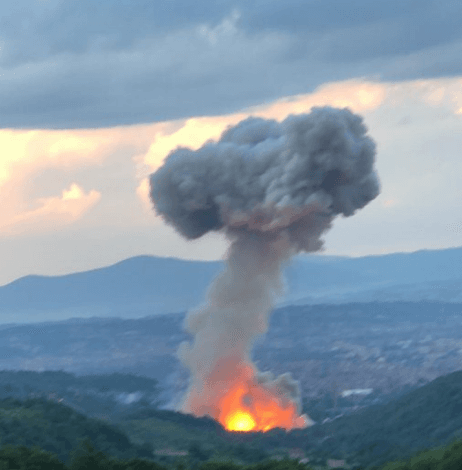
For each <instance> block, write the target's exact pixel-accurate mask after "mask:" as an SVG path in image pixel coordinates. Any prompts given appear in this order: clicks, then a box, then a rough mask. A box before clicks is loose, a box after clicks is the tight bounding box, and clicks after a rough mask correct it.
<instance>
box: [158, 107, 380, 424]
mask: <svg viewBox="0 0 462 470" xmlns="http://www.w3.org/2000/svg"><path fill="white" fill-rule="evenodd" d="M366 134H367V129H366V127H365V125H364V124H363V121H362V118H361V117H360V116H358V115H356V114H353V113H352V112H351V111H350V110H348V109H335V108H330V107H324V108H313V109H312V111H311V112H310V113H309V114H301V115H291V116H289V117H287V118H286V119H285V120H284V121H282V122H280V123H279V122H277V121H275V120H265V119H261V118H254V117H251V118H248V119H246V120H244V121H241V122H240V123H239V124H237V125H236V126H234V127H230V128H228V129H227V130H226V131H225V132H224V133H223V134H222V135H221V137H220V139H219V141H218V142H207V143H206V144H204V145H203V146H202V147H201V148H200V149H198V150H196V151H193V150H191V149H188V148H181V147H180V148H177V149H176V150H174V151H173V152H171V153H170V154H169V155H168V157H167V158H166V159H165V161H164V163H163V165H162V166H161V167H160V168H159V169H158V170H157V171H156V172H155V173H153V174H152V175H151V177H150V196H151V199H152V202H153V204H154V207H155V210H156V212H157V214H159V215H161V216H162V217H163V219H164V220H165V221H166V223H168V224H170V225H172V226H173V227H174V228H175V229H176V230H177V231H178V232H179V233H180V234H181V235H183V236H184V237H186V238H187V239H196V238H199V237H201V236H202V235H204V234H206V233H207V232H209V231H211V230H214V231H222V232H224V233H225V234H226V235H227V237H228V238H229V240H230V241H231V245H230V248H229V251H228V255H227V263H226V267H225V270H224V271H223V272H222V273H221V274H220V275H219V276H218V277H217V278H216V279H215V280H214V281H213V283H212V285H211V286H210V288H209V292H208V295H207V302H206V303H205V304H204V305H203V306H201V307H199V308H198V309H197V310H195V311H192V312H190V313H189V314H188V316H187V318H186V324H185V327H186V329H187V331H188V332H189V333H191V334H192V335H193V341H192V342H191V343H184V344H183V345H182V346H181V348H180V351H179V357H180V359H181V360H182V362H183V363H184V364H185V365H186V366H187V367H188V368H189V370H190V372H191V381H190V386H189V390H188V392H187V394H186V396H185V399H184V402H183V404H182V406H181V410H182V411H184V412H187V413H193V414H195V415H197V416H203V415H206V414H208V415H210V416H211V417H212V418H214V419H217V420H218V421H220V422H222V423H226V421H227V419H228V418H226V416H224V413H227V412H228V411H226V410H225V409H226V407H230V406H231V407H233V406H234V407H236V406H239V407H246V409H249V410H251V411H252V414H253V415H258V416H260V415H261V416H263V415H265V416H268V418H260V417H257V418H256V419H257V422H256V424H255V426H254V427H253V429H255V430H267V429H270V428H271V427H274V426H275V425H278V426H279V427H284V428H286V429H292V428H295V427H304V426H306V425H308V424H310V420H309V418H308V417H303V416H302V417H300V416H298V413H299V410H300V392H299V388H298V384H297V382H295V381H294V380H293V379H292V378H291V377H290V375H289V374H283V375H282V376H280V377H277V378H274V377H273V376H272V375H271V374H270V373H260V372H259V371H258V370H257V368H256V366H255V365H254V364H253V363H252V361H251V359H250V353H251V348H252V345H253V342H254V340H255V338H256V337H257V336H258V335H261V334H264V333H265V332H266V331H267V326H268V316H269V313H270V312H271V309H272V307H273V305H274V301H275V299H276V297H277V295H280V294H281V293H282V280H281V272H282V267H283V266H284V264H285V263H286V262H288V260H290V258H291V257H292V256H293V255H294V254H296V253H298V252H314V251H317V250H320V249H321V247H322V241H321V236H322V235H323V233H324V232H325V231H326V230H328V229H329V228H330V226H331V223H332V221H333V219H334V218H335V216H337V215H340V214H342V215H343V216H351V215H353V214H354V213H355V211H356V210H357V209H360V208H362V207H364V206H365V205H366V204H367V203H368V202H369V201H371V200H372V199H374V198H375V197H376V196H377V195H378V193H379V181H378V177H377V175H376V172H375V170H374V158H375V144H374V142H373V140H372V139H371V138H370V137H368V136H367V135H366ZM243 384H244V385H243ZM230 390H234V392H235V393H234V392H233V397H232V398H229V397H228V395H229V391H230ZM263 402H264V403H263ZM276 402H277V405H278V406H279V408H280V410H286V411H287V410H294V409H295V413H286V414H284V413H282V411H281V412H280V413H279V418H278V422H277V423H276V424H275V422H273V421H272V419H273V418H271V417H270V414H271V413H270V412H269V411H267V410H269V408H268V406H270V405H271V404H274V403H276ZM265 407H266V408H265ZM265 410H266V411H265ZM258 420H260V421H258Z"/></svg>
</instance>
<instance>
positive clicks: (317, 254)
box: [0, 245, 462, 288]
mask: <svg viewBox="0 0 462 470" xmlns="http://www.w3.org/2000/svg"><path fill="white" fill-rule="evenodd" d="M457 249H461V250H462V245H459V246H450V247H446V248H421V249H418V250H414V251H395V252H392V253H379V254H371V255H362V256H361V255H359V256H348V255H330V254H326V253H323V252H313V253H298V254H297V255H295V256H294V257H293V258H291V260H290V262H289V264H288V265H289V266H290V265H291V264H293V263H294V262H295V261H296V260H297V259H300V258H312V257H316V258H335V259H361V258H385V257H387V256H394V255H412V254H415V253H421V252H428V251H449V250H457ZM136 258H157V259H166V260H174V261H182V262H185V263H188V262H190V263H224V262H225V261H226V260H225V259H216V260H198V259H186V258H178V257H175V256H157V255H151V254H144V255H143V254H141V255H134V256H130V257H128V258H123V259H121V260H119V261H116V262H115V263H111V264H105V265H102V266H98V267H95V268H91V269H87V270H83V271H72V272H68V273H60V274H40V273H30V274H26V275H24V276H21V277H18V278H16V279H13V280H12V281H10V282H8V283H6V284H1V285H0V288H2V287H6V286H8V285H10V284H13V283H15V282H17V281H20V280H21V279H24V278H28V277H47V278H54V277H65V276H72V275H73V274H82V273H87V272H93V271H101V270H104V269H106V268H111V267H113V266H117V265H119V264H123V263H125V262H126V261H130V260H132V259H136Z"/></svg>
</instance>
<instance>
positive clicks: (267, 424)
mask: <svg viewBox="0 0 462 470" xmlns="http://www.w3.org/2000/svg"><path fill="white" fill-rule="evenodd" d="M219 410H220V411H219V416H218V421H219V422H220V423H221V424H222V425H223V426H224V428H225V429H226V430H228V431H240V432H249V431H263V432H266V431H269V430H270V429H273V428H283V429H286V430H290V429H294V428H304V427H305V426H306V425H307V422H306V420H305V418H304V417H303V416H299V414H298V412H297V408H296V406H295V404H294V403H293V402H291V401H287V402H286V403H281V402H280V400H279V399H278V398H276V397H275V396H273V395H272V394H271V393H270V391H269V390H266V389H265V388H263V387H261V386H259V385H257V384H254V385H249V384H247V383H237V384H234V386H233V387H231V388H230V389H229V390H228V391H227V393H226V394H225V395H224V396H223V397H222V398H221V400H220V403H219Z"/></svg>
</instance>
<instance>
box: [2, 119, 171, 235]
mask: <svg viewBox="0 0 462 470" xmlns="http://www.w3.org/2000/svg"><path fill="white" fill-rule="evenodd" d="M170 127H171V125H170V124H157V125H150V126H136V129H134V128H132V127H126V128H123V129H121V128H115V129H96V130H92V129H90V130H75V131H70V130H66V131H52V130H51V131H50V130H31V131H20V130H11V129H3V130H0V147H1V148H2V158H1V160H0V194H2V199H1V201H0V235H2V236H12V235H17V234H19V233H25V232H30V231H31V232H37V231H43V230H45V231H46V230H59V229H61V228H62V227H63V226H66V225H68V224H71V223H75V222H76V221H77V220H79V219H81V218H82V217H83V215H84V214H86V213H87V212H88V211H89V210H90V209H91V208H94V207H95V206H97V205H99V204H98V203H99V202H100V199H101V195H102V194H103V193H106V194H107V195H108V196H109V198H111V196H113V194H114V191H116V192H117V191H118V192H120V193H121V194H120V197H121V198H122V200H130V191H131V187H132V186H133V188H134V187H136V174H137V173H136V168H137V166H136V165H137V163H136V162H137V158H138V159H139V158H140V157H139V156H140V155H144V154H145V153H146V151H147V149H148V147H149V143H150V141H151V140H152V138H153V136H155V135H156V133H158V132H163V131H165V130H166V129H167V130H168V129H169V128H170ZM127 167H128V170H125V168H127ZM130 170H131V171H132V172H133V183H131V186H130V185H129V188H128V191H129V193H128V195H127V193H126V192H125V191H124V190H123V189H124V187H123V183H122V182H121V181H123V180H124V179H126V175H127V171H130ZM121 173H122V174H121ZM116 178H118V179H119V182H118V184H117V183H116V188H113V187H114V183H115V179H116ZM76 181H79V183H76ZM80 181H81V183H80ZM85 188H86V189H85ZM112 188H113V189H112ZM57 194H61V195H60V196H58V195H57ZM133 195H134V191H133ZM102 203H103V206H104V205H105V204H106V202H105V200H104V198H103V200H102ZM135 203H136V200H135ZM105 210H106V212H107V207H106V208H105ZM131 213H133V211H132V212H131ZM140 217H142V215H140ZM104 220H105V221H106V223H107V222H108V217H107V214H106V217H104V215H103V221H104Z"/></svg>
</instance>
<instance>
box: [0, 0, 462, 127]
mask: <svg viewBox="0 0 462 470" xmlns="http://www.w3.org/2000/svg"><path fill="white" fill-rule="evenodd" d="M233 12H238V14H237V15H235V16H233ZM461 23H462V4H461V3H460V2H457V1H455V0H446V1H442V2H436V0H422V1H420V2H418V3H417V2H411V3H409V2H400V1H398V0H390V1H384V0H377V1H375V2H370V1H366V0H352V1H350V2H347V3H345V2H338V1H336V0H326V1H321V0H312V1H309V2H307V1H303V0H288V1H287V2H274V1H270V0H266V1H257V0H255V1H246V2H243V1H240V2H237V3H236V2H231V1H230V0H223V1H221V2H216V1H209V2H205V3H204V2H203V3H202V7H201V8H197V5H196V4H195V3H193V2H190V1H189V0H188V1H187V0H171V1H169V2H160V3H159V2H157V3H156V2H151V1H148V0H136V1H131V2H128V1H118V2H109V1H108V0H105V1H101V2H90V0H83V1H77V0H72V1H71V0H69V1H66V2H61V1H58V0H49V1H47V2H42V1H35V0H18V2H4V4H2V6H1V7H0V46H1V50H0V78H1V80H2V82H1V83H2V86H1V87H0V126H1V127H51V128H66V127H75V128H79V127H101V126H112V125H118V124H134V123H141V122H153V121H160V120H167V119H177V118H184V117H188V116H193V115H202V114H209V115H214V114H222V113H228V112H233V111H236V110H237V109H241V108H243V107H246V106H251V105H255V104H259V103H261V102H262V101H268V100H272V99H276V98H278V97H280V96H281V95H287V94H295V93H306V92H310V91H312V90H313V89H314V88H315V87H316V86H318V85H320V84H321V83H324V82H326V81H332V80H341V79H347V78H352V77H357V76H374V77H381V78H382V79H385V80H387V79H392V80H400V79H412V78H422V77H433V76H441V75H443V74H446V75H454V74H460V73H462V58H461V52H460V51H461V44H462V29H461V28H460V27H459V25H460V24H461ZM435 48H438V53H435ZM397 61H399V62H400V63H403V62H404V64H402V65H401V66H400V67H397V66H396V62H397ZM262 77H264V79H262ZM211 90H212V92H211Z"/></svg>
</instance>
